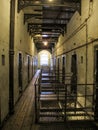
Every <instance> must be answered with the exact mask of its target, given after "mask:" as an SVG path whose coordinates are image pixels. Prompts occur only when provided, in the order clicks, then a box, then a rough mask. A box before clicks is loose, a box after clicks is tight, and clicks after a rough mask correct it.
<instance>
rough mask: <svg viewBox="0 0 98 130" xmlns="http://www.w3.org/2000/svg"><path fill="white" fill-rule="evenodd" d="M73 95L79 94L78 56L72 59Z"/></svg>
mask: <svg viewBox="0 0 98 130" xmlns="http://www.w3.org/2000/svg"><path fill="white" fill-rule="evenodd" d="M71 72H72V77H71V93H73V94H77V55H76V54H74V55H72V57H71Z"/></svg>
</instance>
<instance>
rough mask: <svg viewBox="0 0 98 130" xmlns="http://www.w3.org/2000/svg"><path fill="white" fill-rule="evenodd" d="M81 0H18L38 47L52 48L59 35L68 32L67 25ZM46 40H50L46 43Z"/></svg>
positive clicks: (19, 9) (78, 7)
mask: <svg viewBox="0 0 98 130" xmlns="http://www.w3.org/2000/svg"><path fill="white" fill-rule="evenodd" d="M80 7H81V0H18V12H20V11H21V10H23V11H24V24H25V23H27V25H28V32H29V34H30V35H31V36H32V37H33V39H34V42H35V45H36V47H37V49H38V50H39V49H52V47H54V45H55V43H56V42H57V41H58V37H59V36H60V35H61V34H62V35H63V34H64V33H66V25H67V23H68V22H69V20H70V19H71V17H72V15H73V14H74V12H75V11H76V10H78V11H79V12H80V10H81V8H80ZM44 42H48V44H47V45H44V44H43V43H44Z"/></svg>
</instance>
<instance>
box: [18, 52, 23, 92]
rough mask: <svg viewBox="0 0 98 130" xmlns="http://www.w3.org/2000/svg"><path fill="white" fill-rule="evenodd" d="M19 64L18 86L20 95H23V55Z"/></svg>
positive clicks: (20, 55)
mask: <svg viewBox="0 0 98 130" xmlns="http://www.w3.org/2000/svg"><path fill="white" fill-rule="evenodd" d="M18 60H19V64H18V85H19V94H20V93H22V91H23V90H22V89H23V86H22V54H21V53H19V58H18Z"/></svg>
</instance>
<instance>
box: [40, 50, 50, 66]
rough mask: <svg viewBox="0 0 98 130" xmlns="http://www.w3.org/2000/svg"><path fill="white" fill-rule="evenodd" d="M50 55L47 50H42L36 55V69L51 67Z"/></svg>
mask: <svg viewBox="0 0 98 130" xmlns="http://www.w3.org/2000/svg"><path fill="white" fill-rule="evenodd" d="M51 58H52V55H51V53H50V52H49V51H47V50H42V51H40V52H39V53H38V67H39V68H41V67H42V66H49V67H50V66H51V62H52V60H51Z"/></svg>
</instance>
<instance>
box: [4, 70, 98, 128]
mask: <svg viewBox="0 0 98 130" xmlns="http://www.w3.org/2000/svg"><path fill="white" fill-rule="evenodd" d="M38 74H39V71H37V73H36V74H35V76H34V78H33V79H32V81H31V82H30V84H29V86H28V87H27V89H26V90H25V92H24V93H23V95H22V97H21V98H20V100H19V102H18V103H17V104H16V106H15V113H14V114H13V115H12V116H11V117H10V118H9V119H8V120H7V121H6V122H5V125H4V126H3V128H2V130H98V128H96V126H95V125H94V124H93V122H85V121H84V122H83V121H82V122H80V121H79V122H78V121H77V122H69V123H42V124H41V123H39V124H35V110H34V108H35V107H34V101H35V97H34V95H35V94H34V92H35V89H34V83H35V80H36V77H37V75H38Z"/></svg>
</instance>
